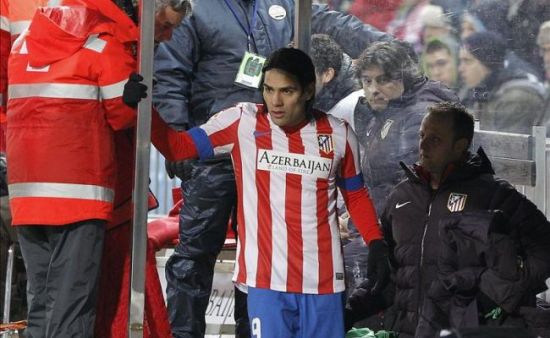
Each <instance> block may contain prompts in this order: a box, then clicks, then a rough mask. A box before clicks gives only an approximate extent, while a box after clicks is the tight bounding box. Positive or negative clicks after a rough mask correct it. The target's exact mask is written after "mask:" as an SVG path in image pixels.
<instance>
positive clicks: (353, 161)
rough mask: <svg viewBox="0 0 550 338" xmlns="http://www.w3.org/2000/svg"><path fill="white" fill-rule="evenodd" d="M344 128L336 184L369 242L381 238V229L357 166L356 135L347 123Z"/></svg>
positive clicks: (354, 219) (359, 228) (355, 222)
mask: <svg viewBox="0 0 550 338" xmlns="http://www.w3.org/2000/svg"><path fill="white" fill-rule="evenodd" d="M346 128H347V137H346V149H345V153H344V158H343V159H342V165H341V167H340V173H339V178H338V186H339V187H340V191H341V192H342V197H343V198H344V203H345V204H346V207H347V209H348V213H349V214H350V217H351V219H352V220H353V223H354V224H355V225H356V226H357V229H358V230H359V232H360V233H361V235H362V236H363V238H364V239H365V241H366V242H367V243H370V242H371V241H373V240H375V239H381V238H382V231H381V229H380V225H379V223H378V218H377V216H376V210H375V209H374V204H373V203H372V200H371V199H370V196H369V193H368V191H367V188H366V187H365V184H364V182H363V174H362V173H361V170H360V166H359V143H358V142H357V137H356V136H355V133H354V132H353V131H352V130H351V128H350V127H349V125H346Z"/></svg>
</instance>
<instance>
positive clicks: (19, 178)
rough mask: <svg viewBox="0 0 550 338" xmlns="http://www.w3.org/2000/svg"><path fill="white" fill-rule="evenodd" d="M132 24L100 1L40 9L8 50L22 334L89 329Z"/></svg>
mask: <svg viewBox="0 0 550 338" xmlns="http://www.w3.org/2000/svg"><path fill="white" fill-rule="evenodd" d="M137 39H138V30H137V28H136V26H135V24H134V23H133V22H132V21H131V20H130V19H129V18H128V17H127V16H126V14H125V13H124V12H123V11H122V10H120V9H119V8H118V7H117V6H116V5H115V4H114V3H112V2H111V1H109V0H86V1H83V2H82V3H81V4H79V5H73V6H70V7H56V8H40V9H39V10H38V11H37V12H36V15H35V16H34V18H33V20H32V22H31V24H30V27H29V30H28V31H26V32H25V33H24V34H22V35H21V36H20V37H19V38H18V39H17V40H16V41H15V42H14V45H13V48H12V52H11V55H10V58H9V63H8V67H9V74H10V76H9V78H8V81H9V93H8V96H9V98H8V105H7V107H8V112H9V114H8V125H7V126H8V127H7V158H8V165H9V172H8V189H9V195H10V206H11V211H12V217H13V219H12V224H13V225H14V226H16V227H17V230H18V237H19V242H20V246H21V251H22V253H23V257H24V260H25V264H26V267H27V277H28V301H29V304H28V306H29V311H28V314H29V316H28V328H27V331H26V334H27V336H28V337H68V336H78V337H92V336H93V331H94V320H95V303H96V296H97V280H98V273H99V270H100V265H101V255H102V249H103V238H104V232H105V226H106V224H107V222H108V221H109V220H110V219H111V217H112V210H113V204H114V203H113V201H114V195H115V185H116V167H117V163H116V158H115V157H116V152H115V138H114V132H115V131H116V130H123V129H125V128H128V127H131V126H132V125H133V123H134V121H135V110H134V109H132V108H130V107H128V106H126V105H125V104H124V103H123V100H122V93H123V88H124V84H125V83H126V80H127V78H128V75H129V74H130V73H131V72H132V71H133V70H134V69H135V67H136V64H135V58H134V55H132V53H131V50H130V49H129V48H127V46H128V44H129V43H133V42H135V41H137Z"/></svg>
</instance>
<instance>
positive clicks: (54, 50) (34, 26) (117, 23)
mask: <svg viewBox="0 0 550 338" xmlns="http://www.w3.org/2000/svg"><path fill="white" fill-rule="evenodd" d="M63 5H64V6H60V7H53V8H46V7H43V8H39V9H37V11H36V13H35V15H34V17H33V20H32V22H31V24H30V26H29V32H28V34H27V35H26V38H25V41H26V44H27V49H28V52H29V62H30V65H31V66H32V67H44V66H46V65H49V64H51V63H53V62H56V61H58V60H62V59H65V58H67V57H69V56H71V55H73V54H74V53H76V52H77V51H78V50H79V49H80V48H82V46H83V45H84V44H85V43H86V41H87V39H88V37H89V36H90V35H96V34H110V35H113V36H114V37H116V38H117V39H118V40H119V41H121V42H122V43H125V42H132V41H137V40H138V37H139V30H138V29H137V26H136V25H135V24H134V23H133V22H132V20H131V19H130V18H129V17H128V16H127V15H126V14H125V13H124V12H123V11H122V10H121V9H119V8H118V7H117V6H116V4H114V3H113V2H111V1H110V0H65V1H64V2H63Z"/></svg>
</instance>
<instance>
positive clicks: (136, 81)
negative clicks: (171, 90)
mask: <svg viewBox="0 0 550 338" xmlns="http://www.w3.org/2000/svg"><path fill="white" fill-rule="evenodd" d="M141 81H143V76H141V75H139V74H138V73H132V74H130V77H129V78H128V82H126V83H125V84H124V91H123V92H122V101H123V102H124V103H126V105H127V106H129V107H132V108H135V107H137V105H138V103H139V101H141V99H144V98H146V97H147V86H146V85H144V84H143V83H141Z"/></svg>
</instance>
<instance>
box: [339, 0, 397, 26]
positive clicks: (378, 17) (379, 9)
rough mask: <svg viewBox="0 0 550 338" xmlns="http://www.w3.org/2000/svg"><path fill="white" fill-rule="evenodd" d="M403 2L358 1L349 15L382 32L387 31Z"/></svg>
mask: <svg viewBox="0 0 550 338" xmlns="http://www.w3.org/2000/svg"><path fill="white" fill-rule="evenodd" d="M402 1H403V0H356V1H353V3H352V4H351V8H350V10H349V13H350V14H351V15H354V16H356V17H358V18H359V19H360V20H361V21H363V22H364V23H367V24H369V25H372V26H374V27H375V28H376V29H379V30H381V31H384V30H386V27H387V26H388V23H390V22H391V21H392V20H393V17H394V16H395V12H396V11H397V9H398V8H399V5H401V2H402Z"/></svg>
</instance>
